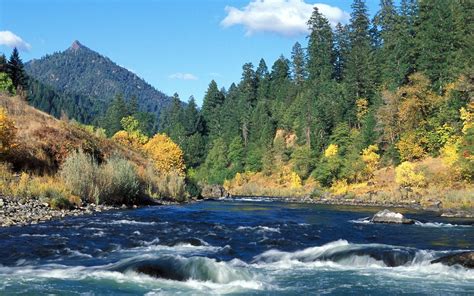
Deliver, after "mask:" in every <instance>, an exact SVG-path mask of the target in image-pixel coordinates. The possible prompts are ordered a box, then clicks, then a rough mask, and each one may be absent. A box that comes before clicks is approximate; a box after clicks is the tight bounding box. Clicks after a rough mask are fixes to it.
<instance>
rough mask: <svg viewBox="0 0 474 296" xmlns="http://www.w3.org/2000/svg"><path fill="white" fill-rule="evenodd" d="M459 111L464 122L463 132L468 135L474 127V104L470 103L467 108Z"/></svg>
mask: <svg viewBox="0 0 474 296" xmlns="http://www.w3.org/2000/svg"><path fill="white" fill-rule="evenodd" d="M459 111H460V113H461V119H462V121H463V127H462V132H463V133H464V134H467V131H468V130H469V129H470V128H473V127H474V102H470V103H469V104H468V105H467V106H466V108H464V107H462V108H461V110H459Z"/></svg>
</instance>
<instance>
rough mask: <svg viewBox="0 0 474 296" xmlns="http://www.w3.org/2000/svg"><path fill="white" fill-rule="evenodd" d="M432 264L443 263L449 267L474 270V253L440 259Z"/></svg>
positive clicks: (463, 253)
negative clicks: (457, 266)
mask: <svg viewBox="0 0 474 296" xmlns="http://www.w3.org/2000/svg"><path fill="white" fill-rule="evenodd" d="M431 263H442V264H445V265H448V266H452V265H456V264H458V265H461V266H463V267H466V268H471V269H473V268H474V252H472V251H470V252H462V253H457V254H452V255H448V256H444V257H441V258H438V259H436V260H433V261H431Z"/></svg>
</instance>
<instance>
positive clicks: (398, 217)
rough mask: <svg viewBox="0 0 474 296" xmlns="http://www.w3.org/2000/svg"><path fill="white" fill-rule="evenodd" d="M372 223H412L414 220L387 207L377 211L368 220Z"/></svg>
mask: <svg viewBox="0 0 474 296" xmlns="http://www.w3.org/2000/svg"><path fill="white" fill-rule="evenodd" d="M370 221H371V222H373V223H394V224H414V223H415V220H413V219H408V218H405V216H403V215H402V214H400V213H396V212H392V211H389V210H387V209H385V210H383V211H379V212H378V213H377V214H375V215H374V216H373V217H372V219H371V220H370Z"/></svg>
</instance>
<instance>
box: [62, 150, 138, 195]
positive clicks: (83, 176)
mask: <svg viewBox="0 0 474 296" xmlns="http://www.w3.org/2000/svg"><path fill="white" fill-rule="evenodd" d="M60 175H61V178H62V180H63V181H64V183H65V184H66V186H67V187H68V188H69V189H70V190H71V192H72V193H73V194H74V195H77V196H80V197H81V199H82V201H83V202H85V203H87V202H89V203H96V204H99V203H101V204H122V203H128V204H129V203H133V202H135V201H136V199H137V198H138V196H139V195H140V181H139V178H138V175H137V172H136V169H135V167H134V165H133V164H132V163H131V162H130V161H128V160H125V159H123V158H120V157H118V156H112V157H111V158H110V159H109V160H107V161H106V162H105V163H103V164H101V165H99V164H98V163H97V162H96V160H95V159H94V158H93V157H92V156H90V155H88V154H86V153H84V152H82V151H77V152H73V153H71V155H69V156H68V157H67V158H66V160H65V161H64V163H63V165H62V167H61V170H60Z"/></svg>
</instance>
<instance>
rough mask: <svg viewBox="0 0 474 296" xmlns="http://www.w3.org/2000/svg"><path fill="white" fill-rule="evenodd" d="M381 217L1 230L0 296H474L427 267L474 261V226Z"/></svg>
mask: <svg viewBox="0 0 474 296" xmlns="http://www.w3.org/2000/svg"><path fill="white" fill-rule="evenodd" d="M377 210H379V209H377V208H362V207H348V206H327V205H308V204H295V203H281V202H269V201H268V200H265V199H262V200H260V201H248V200H242V199H241V200H226V201H206V202H200V203H194V204H189V205H185V206H161V207H150V208H142V209H136V210H125V211H115V212H107V213H101V214H96V215H93V216H83V217H74V218H67V219H64V220H61V221H51V222H47V223H43V224H40V225H31V226H26V227H9V228H0V295H17V294H19V295H25V294H26V295H41V294H48V295H49V294H52V295H134V294H138V295H175V294H180V295H196V294H197V295H201V294H202V295H209V294H227V293H229V294H240V295H274V294H280V295H295V294H300V295H308V294H334V295H338V294H339V295H346V294H356V295H362V294H371V295H386V294H387V292H388V293H390V294H404V293H408V294H418V295H420V294H424V295H452V294H474V270H468V269H465V268H462V267H447V266H444V265H441V264H430V263H429V262H430V261H431V260H433V259H436V258H439V257H440V256H443V255H446V254H450V253H454V252H457V251H461V250H473V249H474V226H473V225H472V224H473V221H472V220H464V219H447V218H439V217H436V216H434V215H432V214H430V213H426V212H416V211H411V210H406V209H400V211H402V212H403V213H404V214H405V215H406V216H407V217H409V218H414V219H416V220H417V223H416V224H415V225H386V224H372V223H369V222H368V221H367V220H366V219H365V218H366V217H369V216H370V215H372V214H373V213H375V212H376V211H377ZM150 266H151V267H152V268H153V270H155V271H158V272H159V274H160V275H161V276H164V277H166V278H167V279H163V278H160V279H159V278H156V277H152V276H148V275H145V274H143V273H141V272H140V271H143V270H144V269H147V268H149V267H150Z"/></svg>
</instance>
